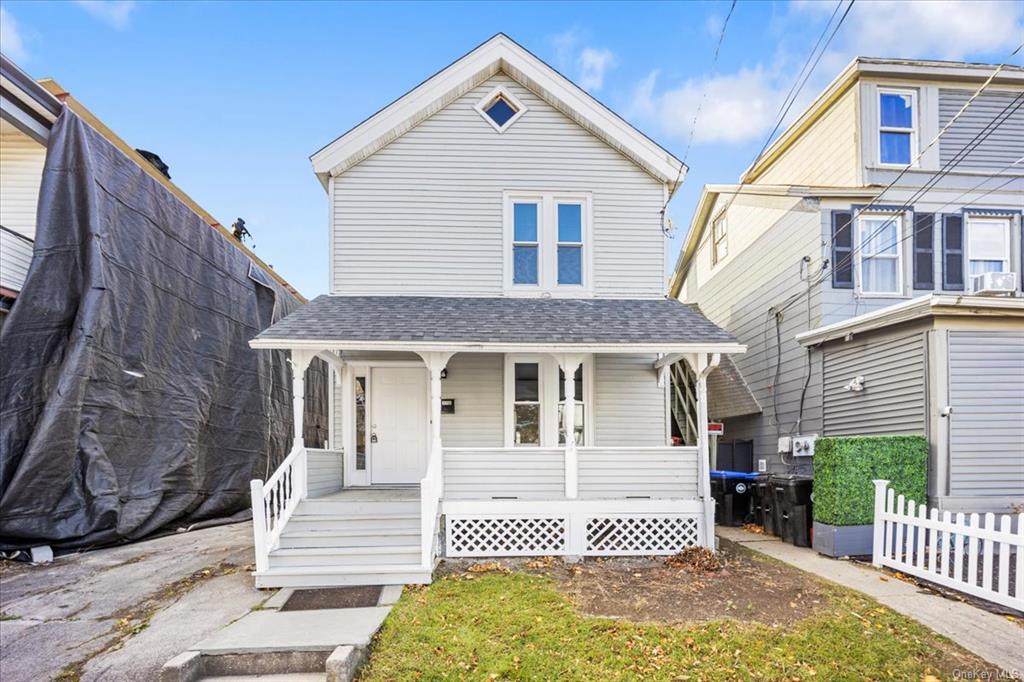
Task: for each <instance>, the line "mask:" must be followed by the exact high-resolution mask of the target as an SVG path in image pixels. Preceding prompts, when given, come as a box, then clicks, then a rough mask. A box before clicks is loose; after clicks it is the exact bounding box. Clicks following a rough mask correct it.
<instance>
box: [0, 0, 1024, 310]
mask: <svg viewBox="0 0 1024 682" xmlns="http://www.w3.org/2000/svg"><path fill="white" fill-rule="evenodd" d="M834 8H835V3H834V2H832V1H831V0H827V1H824V2H743V1H741V2H739V3H738V4H737V6H736V10H735V12H734V14H733V16H732V19H731V20H730V23H729V26H728V29H727V31H726V36H725V41H724V44H723V46H722V51H721V55H720V58H719V62H718V66H717V68H716V69H714V70H712V54H713V51H714V47H715V43H716V41H717V39H718V35H719V33H720V29H721V26H722V22H723V20H724V18H725V15H726V13H727V12H728V9H729V2H728V0H725V1H710V2H690V3H678V4H677V3H656V4H642V3H636V2H634V3H629V4H615V3H595V4H584V3H539V2H538V3H522V4H513V3H508V2H505V3H495V4H490V3H440V4H430V3H414V4H391V5H385V4H341V3H337V4H333V3H327V2H316V3H302V2H291V3H272V2H254V3H247V2H228V3H188V2H161V3H147V2H101V1H95V2H92V1H84V2H22V1H18V0H11V1H8V0H4V2H3V4H2V10H0V49H3V51H4V52H5V53H6V54H7V55H8V56H10V57H12V58H14V59H15V60H16V61H18V63H19V64H21V66H22V67H23V68H25V69H26V71H28V72H29V73H30V74H31V75H33V76H34V77H36V78H41V77H46V76H49V77H53V78H55V79H56V80H58V81H59V82H60V83H61V84H62V85H63V86H64V87H65V88H67V89H68V91H70V92H71V93H73V94H74V95H75V96H76V97H77V98H78V99H79V100H80V101H82V102H83V103H84V104H85V105H86V106H87V107H89V108H90V109H91V110H92V111H93V112H94V113H96V114H97V115H98V116H99V117H100V118H101V119H102V120H103V121H104V122H106V123H107V124H108V125H109V126H110V127H111V128H113V129H114V130H115V131H116V132H117V133H118V134H120V135H121V136H122V137H123V138H124V139H125V140H127V141H128V142H129V143H130V144H132V145H133V146H136V147H142V148H146V149H150V150H153V151H155V152H157V153H159V154H160V155H161V156H162V157H163V159H164V160H165V161H166V162H167V163H168V164H169V165H170V167H171V175H172V177H173V179H174V181H175V182H176V183H178V184H179V185H180V186H181V187H182V188H183V189H184V190H185V191H186V192H188V193H189V194H190V195H192V197H193V198H195V199H196V200H197V201H198V202H199V203H200V204H201V205H202V206H204V207H205V208H206V209H207V210H209V211H210V212H211V213H212V214H213V215H214V216H216V217H217V218H218V219H219V220H220V221H221V222H222V223H224V224H225V225H230V224H231V223H232V222H233V221H234V219H235V218H236V217H238V216H242V217H244V218H245V220H246V222H247V225H248V227H249V229H250V230H251V231H252V233H253V235H254V237H255V249H256V253H257V254H259V255H260V257H262V258H263V259H264V260H266V261H267V262H269V263H271V264H272V265H273V266H274V267H275V269H276V270H277V271H278V272H280V273H281V274H282V275H283V276H284V277H286V278H287V279H288V280H289V281H291V282H292V283H293V284H294V285H295V286H296V287H297V288H298V289H299V290H300V291H302V292H303V293H304V294H305V295H307V296H313V295H315V294H319V293H323V292H325V291H326V289H327V202H326V195H325V193H324V191H323V190H322V189H321V187H320V185H319V183H318V182H317V180H316V179H315V177H314V175H313V173H312V171H311V169H310V165H309V159H308V157H309V155H310V154H312V153H313V152H314V151H316V150H317V149H319V148H320V147H321V146H323V145H324V144H326V143H327V142H330V141H331V140H332V139H334V138H335V137H337V136H338V135H340V134H341V133H342V132H344V131H345V130H347V129H348V128H350V127H352V126H353V125H354V124H356V123H358V122H359V121H361V120H362V119H363V118H365V117H366V116H368V115H369V114H372V113H373V112H374V111H376V110H377V109H379V108H380V107H381V106H383V105H385V104H387V103H388V102H390V101H391V100H393V99H395V98H396V97H398V96H400V95H402V94H403V93H405V92H406V91H408V90H409V89H410V88H412V87H414V86H415V85H416V84H417V83H419V82H420V81H421V80H423V79H424V78H425V77H426V76H428V75H430V74H432V73H433V72H435V71H437V70H439V69H441V68H443V67H444V66H446V65H447V64H449V63H450V62H452V61H454V60H455V59H457V58H458V57H460V56H461V55H462V54H464V53H465V52H467V51H469V50H470V49H472V48H473V47H474V46H476V45H477V44H478V43H480V42H482V41H484V40H486V39H487V38H488V37H490V36H491V35H493V34H494V33H496V32H499V31H502V32H505V33H507V34H508V35H510V36H511V37H512V38H514V39H515V40H517V41H518V42H520V43H522V44H523V45H524V46H525V47H527V48H528V49H529V50H531V51H533V52H534V53H535V54H537V55H538V56H540V57H541V58H542V59H544V60H545V61H547V62H548V63H550V64H552V65H553V66H555V67H556V68H558V69H559V70H561V71H562V72H563V73H564V74H566V75H567V76H569V77H570V78H572V79H574V80H575V81H576V82H577V83H580V84H581V85H583V86H584V87H586V88H587V89H589V90H590V91H591V92H592V93H593V94H594V95H595V96H596V97H598V98H599V99H600V100H601V101H602V102H604V103H605V104H607V105H608V106H610V107H611V108H612V109H614V110H616V111H617V112H618V113H620V114H622V115H623V116H625V117H626V118H627V119H629V120H630V121H631V122H633V123H634V124H636V125H637V126H638V127H639V128H640V129H641V130H643V131H644V132H646V133H647V134H648V135H650V136H651V137H653V138H654V139H655V140H657V141H658V142H660V143H661V144H662V145H663V146H665V147H666V148H668V149H669V150H670V151H672V152H674V153H675V154H677V155H679V156H682V155H683V151H684V149H685V148H686V142H687V138H688V136H689V130H690V123H691V121H692V119H693V114H694V111H695V108H696V107H697V103H698V102H699V101H700V100H701V97H702V94H703V93H707V96H706V99H705V103H704V105H703V110H702V113H701V118H700V123H699V124H698V127H697V131H696V136H695V140H694V144H693V146H692V148H691V151H690V153H689V156H688V158H687V163H688V165H689V166H690V168H691V171H690V174H689V176H688V177H687V179H686V182H685V183H684V185H683V188H682V189H681V190H680V191H679V192H678V193H677V195H676V197H675V198H674V199H673V201H672V204H671V205H670V207H669V215H670V216H671V218H672V219H673V222H674V223H675V225H676V226H677V228H678V231H677V234H676V237H675V238H674V239H673V240H672V244H671V246H670V249H669V258H670V260H669V263H668V264H667V266H668V267H671V264H672V263H673V262H674V260H675V256H676V254H677V252H678V249H679V247H680V244H681V242H682V238H683V237H684V236H685V232H686V228H687V226H688V225H689V221H690V217H691V215H692V211H693V208H694V206H695V204H696V201H697V198H698V197H699V195H700V189H701V187H702V186H703V185H704V184H705V183H718V182H732V181H734V180H735V179H736V178H737V177H738V175H739V174H740V173H741V172H742V171H743V169H744V168H746V167H747V165H748V164H749V163H750V161H751V160H752V159H753V156H754V155H755V154H756V153H757V151H758V149H760V147H761V144H762V143H763V141H764V138H765V135H767V134H768V132H769V131H770V130H771V128H772V126H773V124H774V121H775V116H776V112H777V111H778V109H779V104H780V102H781V101H782V99H783V98H784V96H785V94H786V92H787V91H788V90H789V88H790V86H791V85H792V83H793V81H794V80H795V78H796V74H797V72H798V71H799V69H800V68H801V66H803V64H804V60H805V59H806V57H807V52H808V51H809V49H810V47H811V46H812V45H813V44H814V41H815V40H816V39H817V37H818V35H819V34H820V33H821V31H822V29H823V27H824V26H825V23H826V22H827V20H828V19H829V16H830V15H831V14H832V11H833V9H834ZM1022 36H1024V2H1019V1H1017V2H1010V1H1007V2H961V1H959V0H950V1H948V2H913V3H911V2H908V3H892V2H868V1H867V0H860V1H859V2H857V4H856V5H855V6H854V8H853V10H852V11H851V13H850V15H849V17H848V19H847V21H846V23H845V24H844V25H843V27H842V29H841V30H840V32H839V34H838V35H837V37H836V39H835V41H834V43H833V44H832V45H831V46H830V48H829V50H828V52H827V53H826V54H825V56H824V58H823V59H822V61H821V63H820V64H819V65H818V67H817V70H816V71H815V73H814V76H813V77H812V78H811V80H810V82H809V83H808V84H807V86H806V87H805V89H804V91H803V93H802V95H801V99H800V100H799V102H798V105H800V104H804V103H806V102H807V101H808V100H809V99H811V98H813V95H814V94H815V93H816V92H818V91H819V90H820V89H821V88H822V87H823V86H824V85H825V84H826V83H827V82H828V81H829V80H831V79H832V78H833V77H834V76H835V75H836V73H838V71H839V70H840V69H841V68H842V67H843V66H844V65H845V64H846V63H847V62H848V61H849V59H850V58H851V57H852V56H855V55H857V54H862V55H869V56H892V57H914V58H943V59H969V60H973V61H995V62H999V61H1002V60H1004V58H1005V57H1006V55H1007V54H1008V53H1009V52H1010V51H1011V50H1012V49H1013V47H1015V46H1016V44H1018V43H1019V42H1020V41H1021V40H1022V39H1024V38H1022ZM1018 63H1019V60H1018ZM799 108H800V107H799V106H798V107H796V108H795V109H794V113H796V111H798V110H799Z"/></svg>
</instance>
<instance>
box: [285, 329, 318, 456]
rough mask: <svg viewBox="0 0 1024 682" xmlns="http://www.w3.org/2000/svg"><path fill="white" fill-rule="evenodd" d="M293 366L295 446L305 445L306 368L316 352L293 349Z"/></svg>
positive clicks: (293, 436) (293, 435) (293, 438)
mask: <svg viewBox="0 0 1024 682" xmlns="http://www.w3.org/2000/svg"><path fill="white" fill-rule="evenodd" d="M291 356H292V357H291V360H290V361H289V362H290V363H291V366H292V424H293V425H294V427H295V432H294V433H293V434H292V440H293V443H294V446H301V445H303V440H302V430H303V426H304V424H303V417H304V414H305V408H306V368H307V367H309V363H311V362H312V361H313V358H314V357H315V356H316V352H314V351H308V350H299V349H297V348H293V349H292V350H291Z"/></svg>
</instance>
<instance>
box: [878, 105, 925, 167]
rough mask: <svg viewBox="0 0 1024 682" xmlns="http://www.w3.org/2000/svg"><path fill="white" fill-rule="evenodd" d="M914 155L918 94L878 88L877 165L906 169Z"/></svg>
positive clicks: (912, 160) (915, 148)
mask: <svg viewBox="0 0 1024 682" xmlns="http://www.w3.org/2000/svg"><path fill="white" fill-rule="evenodd" d="M916 151H917V91H915V90H899V89H890V88H879V90H878V161H879V163H881V164H882V165H885V166H908V165H910V164H911V163H913V162H914V160H915V159H914V155H915V154H916Z"/></svg>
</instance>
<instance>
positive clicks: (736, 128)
mask: <svg viewBox="0 0 1024 682" xmlns="http://www.w3.org/2000/svg"><path fill="white" fill-rule="evenodd" d="M657 79H658V73H657V72H656V71H655V72H652V73H651V74H650V75H648V76H647V78H645V79H644V80H643V81H641V82H640V84H639V85H638V86H637V88H636V90H635V91H634V93H633V98H632V102H631V106H630V108H629V111H628V112H627V115H628V116H629V117H631V118H638V119H641V120H644V121H648V122H650V123H653V124H654V125H655V126H657V127H658V128H659V129H660V130H661V131H662V132H663V133H664V134H666V135H668V136H669V137H673V138H675V139H679V140H685V139H687V137H688V136H689V133H690V127H691V125H692V124H693V117H694V114H695V113H696V111H697V107H698V105H699V104H700V100H701V95H702V93H704V92H705V90H706V91H707V95H706V99H705V100H704V105H703V107H702V108H701V112H700V118H699V119H698V122H697V127H696V129H695V130H694V135H693V139H694V142H695V143H702V142H704V143H706V142H726V143H738V142H747V141H749V140H751V139H755V138H758V137H760V136H762V135H765V134H766V133H767V132H768V130H769V129H770V128H771V126H772V124H773V123H774V121H775V117H776V115H777V113H778V110H779V105H780V103H781V102H782V99H783V98H784V97H785V94H786V90H785V89H784V85H783V83H781V82H780V79H779V78H778V75H777V74H775V73H773V72H771V71H769V70H768V69H766V68H765V67H763V66H758V67H756V68H753V69H742V70H740V71H739V72H737V73H735V74H729V75H724V76H717V77H713V78H703V79H691V80H688V81H686V82H685V83H683V84H681V85H679V86H676V87H672V88H668V89H666V90H663V91H661V92H657V87H656V86H657Z"/></svg>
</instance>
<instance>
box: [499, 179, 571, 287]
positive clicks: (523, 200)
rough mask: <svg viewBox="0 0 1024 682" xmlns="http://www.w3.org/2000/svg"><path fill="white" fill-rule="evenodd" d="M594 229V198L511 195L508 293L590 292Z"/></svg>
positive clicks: (508, 208)
mask: <svg viewBox="0 0 1024 682" xmlns="http://www.w3.org/2000/svg"><path fill="white" fill-rule="evenodd" d="M590 225H591V218H590V198H589V196H588V195H571V194H555V193H552V194H535V195H529V194H523V195H519V194H512V193H506V195H505V230H506V233H505V234H506V242H505V243H506V256H505V261H506V266H505V288H506V291H507V292H508V293H512V294H526V295H530V294H531V293H533V294H541V293H545V292H547V293H553V294H565V295H579V294H580V293H581V292H582V293H586V292H589V290H590V286H591V285H590V267H589V255H590V254H589V249H590V231H591V229H590Z"/></svg>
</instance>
